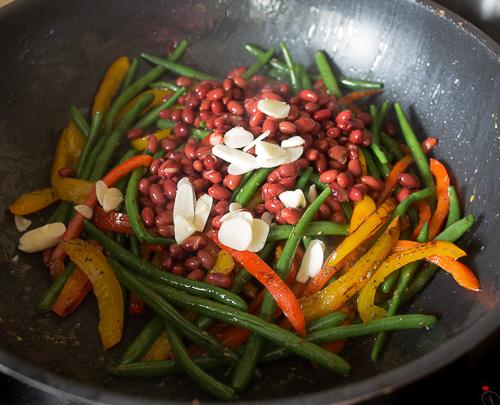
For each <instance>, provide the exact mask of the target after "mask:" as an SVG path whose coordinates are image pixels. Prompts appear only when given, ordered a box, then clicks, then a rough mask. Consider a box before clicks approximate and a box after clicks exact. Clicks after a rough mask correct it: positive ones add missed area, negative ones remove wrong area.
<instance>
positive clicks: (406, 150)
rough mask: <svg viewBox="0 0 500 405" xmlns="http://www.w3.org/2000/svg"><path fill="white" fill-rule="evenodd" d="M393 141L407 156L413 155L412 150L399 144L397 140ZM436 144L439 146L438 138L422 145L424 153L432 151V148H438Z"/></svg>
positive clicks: (428, 139)
mask: <svg viewBox="0 0 500 405" xmlns="http://www.w3.org/2000/svg"><path fill="white" fill-rule="evenodd" d="M393 141H394V143H396V145H397V146H398V148H399V150H400V151H401V152H403V153H404V154H405V155H411V150H410V148H409V147H408V146H406V145H403V144H402V143H399V142H397V141H395V140H393ZM436 144H437V139H436V138H427V139H425V140H424V141H423V142H422V143H421V144H420V146H421V147H422V151H423V152H424V153H427V152H429V151H430V150H432V148H434V146H436Z"/></svg>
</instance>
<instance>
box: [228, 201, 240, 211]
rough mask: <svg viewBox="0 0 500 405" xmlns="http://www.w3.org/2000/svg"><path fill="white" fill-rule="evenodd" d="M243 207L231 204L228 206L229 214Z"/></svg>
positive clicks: (238, 204)
mask: <svg viewBox="0 0 500 405" xmlns="http://www.w3.org/2000/svg"><path fill="white" fill-rule="evenodd" d="M242 208H243V206H242V205H241V204H240V203H231V204H229V212H233V211H237V210H241V209H242Z"/></svg>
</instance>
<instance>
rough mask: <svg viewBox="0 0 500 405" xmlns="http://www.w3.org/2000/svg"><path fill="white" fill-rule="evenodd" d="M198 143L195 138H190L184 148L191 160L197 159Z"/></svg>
mask: <svg viewBox="0 0 500 405" xmlns="http://www.w3.org/2000/svg"><path fill="white" fill-rule="evenodd" d="M198 145H199V144H198V141H197V140H196V139H194V138H189V139H188V140H187V141H186V146H184V154H185V155H186V156H187V157H188V158H189V159H191V160H195V159H196V150H197V149H198Z"/></svg>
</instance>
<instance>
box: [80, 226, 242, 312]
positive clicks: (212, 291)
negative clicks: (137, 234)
mask: <svg viewBox="0 0 500 405" xmlns="http://www.w3.org/2000/svg"><path fill="white" fill-rule="evenodd" d="M84 226H85V229H87V231H88V232H89V233H90V234H91V235H92V236H93V237H94V238H95V239H97V240H98V241H99V243H100V244H101V245H102V246H103V247H104V249H106V251H107V252H108V253H110V254H112V255H113V256H114V257H115V258H117V259H118V260H119V261H120V262H121V263H123V264H124V265H126V266H130V267H131V268H133V269H134V270H135V271H136V272H138V273H140V274H142V275H144V276H146V277H149V278H150V279H151V280H156V281H159V282H161V283H166V284H168V285H170V286H172V287H175V288H177V289H179V290H183V291H187V292H191V293H193V294H199V295H202V296H205V297H211V298H213V299H214V300H216V301H219V302H222V303H224V304H227V305H230V306H234V307H236V308H239V309H242V310H244V311H246V310H247V308H248V306H247V304H246V302H245V301H244V300H243V299H242V298H241V297H239V296H238V295H236V294H231V293H230V292H228V291H227V290H225V289H223V288H220V287H217V286H213V285H210V284H207V283H204V282H202V281H196V280H190V279H188V278H186V277H182V276H177V275H176V274H174V273H170V272H166V271H163V270H161V269H160V268H158V267H156V266H154V265H153V264H151V263H148V262H145V261H143V260H141V258H140V257H137V256H135V255H134V254H133V253H131V252H129V251H128V250H127V249H125V248H124V247H123V246H120V245H118V244H117V243H116V242H114V241H113V240H111V239H110V238H108V237H106V235H104V234H103V233H102V232H101V231H99V229H97V228H96V227H95V226H94V225H93V224H92V223H91V222H89V221H88V220H85V221H84Z"/></svg>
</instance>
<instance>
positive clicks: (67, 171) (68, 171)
mask: <svg viewBox="0 0 500 405" xmlns="http://www.w3.org/2000/svg"><path fill="white" fill-rule="evenodd" d="M57 174H58V175H59V176H60V177H66V178H73V177H75V176H76V170H75V169H73V168H72V167H61V168H60V169H59V170H58V171H57Z"/></svg>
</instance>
